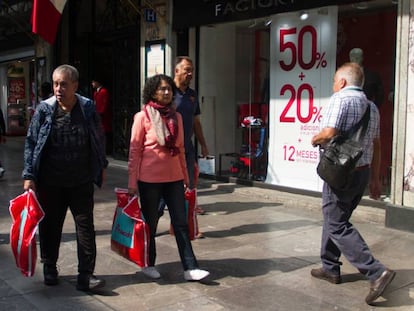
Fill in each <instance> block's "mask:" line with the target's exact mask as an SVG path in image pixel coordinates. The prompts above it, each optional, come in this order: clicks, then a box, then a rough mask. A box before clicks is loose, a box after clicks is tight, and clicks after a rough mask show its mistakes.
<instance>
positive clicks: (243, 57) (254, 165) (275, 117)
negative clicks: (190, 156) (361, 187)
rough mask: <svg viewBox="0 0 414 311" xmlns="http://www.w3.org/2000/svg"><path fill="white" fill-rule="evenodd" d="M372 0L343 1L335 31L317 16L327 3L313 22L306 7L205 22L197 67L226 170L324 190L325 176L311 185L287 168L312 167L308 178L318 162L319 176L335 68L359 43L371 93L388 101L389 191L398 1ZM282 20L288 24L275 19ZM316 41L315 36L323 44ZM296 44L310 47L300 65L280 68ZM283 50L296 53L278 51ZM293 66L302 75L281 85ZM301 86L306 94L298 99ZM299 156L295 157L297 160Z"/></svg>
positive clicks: (383, 107)
mask: <svg viewBox="0 0 414 311" xmlns="http://www.w3.org/2000/svg"><path fill="white" fill-rule="evenodd" d="M368 3H369V5H364V6H362V5H350V4H347V5H340V6H338V7H336V6H335V10H337V14H336V17H335V19H334V20H333V19H332V18H331V17H329V18H330V19H328V17H327V20H328V21H327V22H328V23H332V24H331V26H330V29H331V30H334V31H335V33H334V34H332V37H330V36H331V35H330V34H327V32H326V30H324V29H323V27H325V26H324V25H323V24H321V23H320V22H318V20H320V19H321V17H323V14H325V13H324V12H323V11H321V9H323V8H316V9H313V10H308V11H309V12H308V13H313V14H319V17H314V19H312V18H313V17H312V14H310V15H309V16H308V20H305V21H303V20H300V16H299V15H300V14H299V13H302V11H300V12H299V11H297V12H290V13H281V14H276V15H272V16H265V17H260V18H256V19H254V18H253V19H248V20H244V21H238V22H231V23H219V24H212V25H205V26H200V31H199V40H200V45H199V66H198V68H197V75H198V79H199V83H198V85H199V90H198V91H199V96H200V101H201V109H202V118H201V120H202V123H203V129H204V133H205V136H206V140H207V143H208V147H209V150H210V153H211V154H213V155H215V156H216V167H215V171H216V174H217V175H220V176H233V177H238V178H241V179H247V180H255V181H264V182H269V180H271V181H270V183H272V184H276V185H282V186H289V187H295V185H297V188H301V189H309V190H318V189H319V187H320V185H319V184H317V182H314V181H310V182H309V183H308V184H306V185H305V186H304V187H301V185H300V183H298V182H297V181H295V180H293V181H291V182H286V183H284V182H283V174H285V175H291V176H294V177H295V175H297V176H296V177H295V178H297V179H298V180H300V179H301V178H302V179H303V176H305V179H306V174H307V173H306V170H307V167H309V166H310V167H311V168H312V176H314V175H316V174H314V167H313V166H315V165H314V164H316V162H317V156H316V158H315V157H312V155H313V154H314V152H315V151H316V150H312V149H313V148H312V147H311V146H310V139H311V136H310V135H313V132H317V130H318V126H319V120H320V116H321V115H323V105H324V103H325V102H326V101H327V99H328V98H329V96H330V94H331V92H332V90H331V88H332V86H331V85H332V82H331V81H332V76H333V73H334V71H335V68H336V67H337V66H338V65H340V64H342V63H344V62H347V61H349V53H350V51H351V50H352V49H353V48H359V49H361V50H362V51H363V59H364V61H363V67H364V70H365V73H366V76H367V81H366V86H367V89H366V92H370V91H369V90H368V89H370V90H371V91H373V90H375V92H374V93H375V95H370V97H371V99H372V100H373V101H375V102H376V104H377V105H378V106H379V109H380V114H381V128H382V129H381V140H382V162H381V180H382V183H383V195H384V198H385V197H386V196H388V195H389V193H390V179H391V173H390V172H391V160H392V135H393V133H392V128H393V111H394V103H393V98H394V96H393V94H394V75H395V73H394V68H395V40H396V28H397V6H396V4H395V3H393V2H391V1H388V2H385V1H370V2H367V4H368ZM281 20H283V22H284V24H283V25H282V24H279V25H277V26H276V25H275V24H277V23H278V21H281ZM272 24H273V26H272ZM285 25H290V26H285ZM272 27H273V28H272ZM277 27H278V28H277ZM283 27H288V28H286V29H288V30H287V32H289V31H292V32H295V35H294V37H293V36H291V37H289V36H288V35H286V36H285V37H284V40H285V41H284V42H285V43H284V44H281V43H280V42H281V40H280V38H279V37H277V36H276V35H279V30H280V29H281V28H283ZM276 28H277V29H276ZM272 29H273V30H272ZM293 29H294V30H293ZM372 29H376V31H375V32H373V31H372ZM272 31H273V32H272ZM293 38H294V39H293ZM312 40H316V41H315V44H314V45H315V48H313V47H312V42H313V41H312ZM335 41H336V42H335ZM292 46H294V48H293V47H292ZM293 50H294V51H295V53H303V54H300V56H301V57H302V59H300V57H299V56H298V58H297V59H298V64H299V65H300V66H299V65H298V66H299V67H297V68H296V67H294V66H293V67H292V68H289V69H290V71H289V72H288V70H285V71H281V70H280V68H279V69H277V68H276V67H277V66H279V62H280V61H284V62H285V63H289V62H290V59H291V57H292V56H291V55H290V54H289V53H293ZM281 51H283V52H284V53H285V54H286V55H287V56H286V57H287V59H288V60H286V59H283V58H280V59H276V58H277V57H280V54H281ZM286 51H287V52H289V53H287V52H286ZM307 51H309V52H307ZM330 51H332V52H330ZM307 53H308V54H307ZM330 53H331V54H332V55H330ZM295 55H296V54H295ZM298 55H299V54H298ZM301 60H302V63H301ZM296 69H301V71H297V70H296ZM304 69H305V70H304ZM306 70H307V71H306ZM301 73H303V74H304V75H307V76H306V78H298V76H299V75H300V74H301ZM293 75H296V80H297V81H301V82H295V83H296V84H295V83H293V82H292V83H291V82H289V84H288V86H287V87H285V88H284V89H283V90H281V83H286V84H287V83H288V82H285V81H289V79H290V78H291V77H292V76H293ZM300 79H302V80H300ZM275 81H276V82H277V84H275ZM305 82H306V83H305ZM318 88H324V90H318ZM282 92H284V97H285V104H284V105H285V106H283V108H286V109H285V110H283V109H282V110H278V109H281V107H280V106H279V105H280V101H278V100H280V98H276V97H277V96H275V94H276V95H278V96H279V97H283V96H281V94H282ZM293 93H295V96H293V95H292V94H293ZM299 93H300V95H301V97H299V101H301V103H300V104H297V101H298V96H299V95H298V94H299ZM311 93H312V94H311ZM272 94H273V95H272ZM319 94H322V95H319ZM312 96H315V97H314V98H313V97H312ZM373 96H375V97H373ZM319 97H323V98H319ZM272 105H273V108H272ZM288 106H289V107H288ZM272 109H273V110H272ZM272 111H273V112H272ZM276 112H277V113H276ZM282 115H284V116H285V118H284V121H286V125H287V126H285V127H281V126H280V124H281V123H282V119H281V116H282ZM292 120H293V121H292ZM289 122H290V124H289ZM295 122H296V123H298V125H297V127H298V128H299V130H298V131H299V134H298V135H296V134H295V132H294V131H295V130H296V129H292V127H291V126H292V124H291V123H295ZM289 126H290V127H289ZM315 126H316V127H315ZM305 128H306V130H304V129H305ZM294 135H296V136H295V137H291V136H294ZM275 137H277V138H278V142H276V143H274V144H273V146H274V147H271V148H273V149H272V150H270V149H269V145H270V146H271V145H272V139H274V138H275ZM293 140H295V141H293ZM275 153H279V154H280V159H279V158H277V159H276V158H273V159H272V157H274V156H275V155H274V154H275ZM294 157H296V162H294V161H291V160H292V159H294ZM299 157H300V159H299V160H298V158H299ZM292 164H294V165H293V166H290V165H292ZM283 166H286V167H287V170H286V172H284V173H282V174H281V175H280V174H279V172H278V168H279V167H283ZM295 166H296V168H295ZM269 176H271V177H272V178H269ZM291 176H288V177H291Z"/></svg>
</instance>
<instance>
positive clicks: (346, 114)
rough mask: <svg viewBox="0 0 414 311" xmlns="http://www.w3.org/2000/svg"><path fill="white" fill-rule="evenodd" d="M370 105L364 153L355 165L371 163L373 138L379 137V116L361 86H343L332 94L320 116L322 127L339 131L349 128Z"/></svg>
mask: <svg viewBox="0 0 414 311" xmlns="http://www.w3.org/2000/svg"><path fill="white" fill-rule="evenodd" d="M368 105H369V107H370V109H371V111H370V121H369V123H368V128H367V131H366V134H365V137H364V138H363V140H362V147H363V149H364V153H363V154H362V157H361V159H359V161H358V163H357V166H364V165H367V164H371V161H372V155H373V152H374V150H373V143H372V142H373V140H374V139H375V138H379V137H380V116H379V112H378V108H377V107H376V106H375V104H374V103H373V102H371V101H369V100H368V99H367V97H366V96H365V94H364V92H363V91H362V89H361V88H358V87H355V86H350V87H345V88H343V89H342V90H340V91H339V92H336V93H335V94H333V95H332V97H331V98H330V100H329V105H328V108H327V111H326V113H325V114H324V116H323V118H322V124H321V125H322V128H325V127H331V128H335V129H337V130H338V131H339V132H340V133H343V132H345V131H347V130H349V129H350V128H351V127H352V126H353V125H354V124H356V123H358V122H359V120H361V118H362V117H363V116H364V113H365V111H366V109H367V107H368Z"/></svg>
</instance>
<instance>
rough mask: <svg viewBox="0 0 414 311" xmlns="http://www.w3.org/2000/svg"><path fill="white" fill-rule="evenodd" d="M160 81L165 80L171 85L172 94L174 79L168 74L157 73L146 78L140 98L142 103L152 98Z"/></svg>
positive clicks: (174, 88) (174, 87)
mask: <svg viewBox="0 0 414 311" xmlns="http://www.w3.org/2000/svg"><path fill="white" fill-rule="evenodd" d="M161 81H165V82H167V83H168V84H169V85H170V86H171V89H172V91H173V94H174V92H175V90H176V86H175V83H174V80H173V79H172V78H171V77H170V76H167V75H164V74H158V75H155V76H152V77H150V78H148V79H147V81H146V82H145V86H144V90H143V91H142V100H143V103H144V104H146V103H148V102H149V101H151V100H153V99H154V95H155V92H157V89H158V87H159V86H160V84H161Z"/></svg>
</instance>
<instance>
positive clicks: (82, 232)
mask: <svg viewBox="0 0 414 311" xmlns="http://www.w3.org/2000/svg"><path fill="white" fill-rule="evenodd" d="M78 80H79V73H78V71H77V69H76V68H74V67H72V66H70V65H61V66H59V67H58V68H56V69H55V70H54V72H53V90H54V96H52V97H51V98H49V99H47V100H45V101H42V102H41V103H40V104H39V106H38V107H37V109H36V112H35V114H34V115H33V118H32V121H31V123H30V126H29V129H28V132H27V136H26V141H25V149H24V170H23V174H22V177H23V179H24V185H23V188H24V190H28V189H33V190H34V191H36V193H37V197H38V200H39V203H40V204H41V206H42V208H43V210H44V212H45V217H44V218H43V220H42V221H41V223H40V225H39V240H40V251H41V259H42V262H43V272H44V283H45V284H46V285H56V284H58V271H57V266H56V263H57V260H58V257H59V246H60V241H61V235H62V228H63V223H64V220H65V216H66V211H67V209H68V207H69V208H70V211H71V213H72V215H73V218H74V220H75V224H76V234H77V243H78V260H79V263H78V273H79V274H78V283H77V289H78V290H82V291H89V290H93V289H97V288H100V287H103V286H104V285H105V281H104V280H100V279H98V278H96V277H95V276H94V275H93V272H94V269H95V260H96V241H95V228H94V220H93V207H94V200H93V196H94V185H93V184H94V183H95V184H96V185H97V186H99V187H100V186H101V185H102V181H103V172H104V169H105V168H106V167H107V165H108V161H107V160H106V157H105V148H104V145H103V142H104V133H103V130H102V125H101V121H100V118H99V115H98V114H97V112H96V110H95V106H94V105H93V102H92V101H91V100H90V99H88V98H86V97H82V96H80V95H78V94H76V91H77V89H78Z"/></svg>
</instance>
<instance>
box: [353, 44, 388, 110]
mask: <svg viewBox="0 0 414 311" xmlns="http://www.w3.org/2000/svg"><path fill="white" fill-rule="evenodd" d="M349 61H350V62H353V63H357V64H358V65H360V66H361V67H362V69H363V70H364V75H365V81H364V86H363V90H364V93H365V95H366V96H367V98H368V99H369V100H371V101H373V102H374V103H375V105H376V106H377V107H378V109H379V107H380V106H381V105H382V103H383V101H384V89H383V86H382V81H381V77H380V76H379V74H378V73H376V72H374V71H371V70H369V69H367V68H364V66H363V61H364V51H363V50H362V49H360V48H353V49H352V50H351V51H350V52H349Z"/></svg>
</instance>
